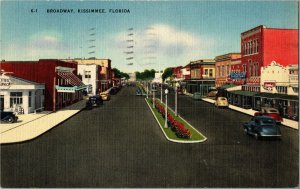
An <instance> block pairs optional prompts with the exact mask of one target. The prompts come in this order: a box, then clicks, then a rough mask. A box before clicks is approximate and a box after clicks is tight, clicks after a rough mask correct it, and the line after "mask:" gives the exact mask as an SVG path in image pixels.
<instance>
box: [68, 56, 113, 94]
mask: <svg viewBox="0 0 300 189" xmlns="http://www.w3.org/2000/svg"><path fill="white" fill-rule="evenodd" d="M63 61H66V62H74V61H75V62H77V63H78V64H95V65H99V66H101V72H100V86H98V88H99V92H103V91H105V90H107V89H108V88H110V87H112V85H113V81H112V68H111V60H110V59H96V58H90V59H80V58H78V59H77V58H76V59H63Z"/></svg>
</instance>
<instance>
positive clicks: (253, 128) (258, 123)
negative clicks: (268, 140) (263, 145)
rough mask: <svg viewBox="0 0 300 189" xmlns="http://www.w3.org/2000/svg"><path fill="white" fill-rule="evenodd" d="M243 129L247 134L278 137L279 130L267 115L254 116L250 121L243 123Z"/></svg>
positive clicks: (258, 136)
mask: <svg viewBox="0 0 300 189" xmlns="http://www.w3.org/2000/svg"><path fill="white" fill-rule="evenodd" d="M244 131H245V133H247V134H250V135H253V136H255V138H256V139H259V138H260V137H280V136H281V132H280V128H279V126H278V125H277V124H276V121H275V120H274V119H272V118H270V117H267V116H255V117H253V118H252V119H251V120H250V122H248V123H245V124H244Z"/></svg>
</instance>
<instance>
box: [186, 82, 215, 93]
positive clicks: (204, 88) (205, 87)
mask: <svg viewBox="0 0 300 189" xmlns="http://www.w3.org/2000/svg"><path fill="white" fill-rule="evenodd" d="M212 87H215V81H214V80H189V81H186V90H187V92H188V93H191V94H193V93H195V92H198V93H200V94H201V95H202V96H206V95H207V93H209V91H210V88H212Z"/></svg>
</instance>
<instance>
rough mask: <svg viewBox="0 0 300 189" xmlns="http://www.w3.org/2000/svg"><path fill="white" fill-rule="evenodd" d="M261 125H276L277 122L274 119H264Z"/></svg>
mask: <svg viewBox="0 0 300 189" xmlns="http://www.w3.org/2000/svg"><path fill="white" fill-rule="evenodd" d="M260 124H261V125H274V124H275V121H274V120H273V119H269V118H264V119H261V120H260Z"/></svg>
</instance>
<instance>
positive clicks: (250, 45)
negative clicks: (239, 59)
mask: <svg viewBox="0 0 300 189" xmlns="http://www.w3.org/2000/svg"><path fill="white" fill-rule="evenodd" d="M249 54H252V41H250V42H249Z"/></svg>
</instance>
